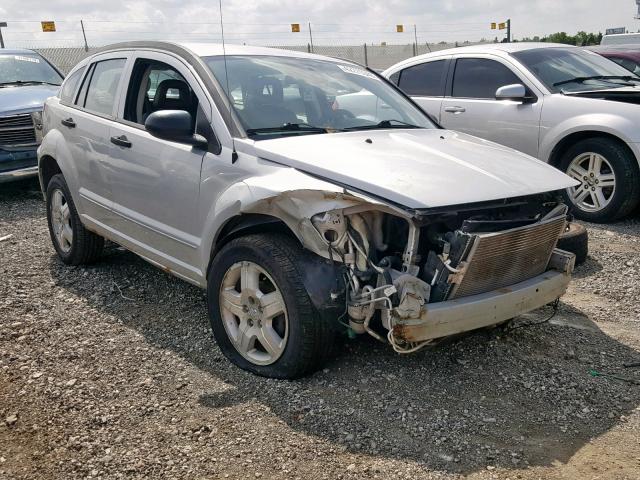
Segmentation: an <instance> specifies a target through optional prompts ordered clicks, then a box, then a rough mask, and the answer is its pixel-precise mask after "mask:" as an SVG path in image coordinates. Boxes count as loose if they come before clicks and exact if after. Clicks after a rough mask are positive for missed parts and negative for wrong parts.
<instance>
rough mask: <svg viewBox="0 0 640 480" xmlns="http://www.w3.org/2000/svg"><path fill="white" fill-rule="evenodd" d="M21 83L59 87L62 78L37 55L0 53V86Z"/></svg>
mask: <svg viewBox="0 0 640 480" xmlns="http://www.w3.org/2000/svg"><path fill="white" fill-rule="evenodd" d="M22 83H51V84H54V85H60V84H61V83H62V77H61V76H60V75H59V74H58V72H56V71H55V70H54V69H53V67H52V66H51V65H49V63H48V62H47V61H46V60H45V59H44V58H42V57H41V56H40V55H38V54H35V53H20V54H5V53H0V86H2V85H5V86H6V85H15V84H17V85H19V84H22Z"/></svg>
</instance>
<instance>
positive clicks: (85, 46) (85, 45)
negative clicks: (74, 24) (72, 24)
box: [80, 20, 89, 52]
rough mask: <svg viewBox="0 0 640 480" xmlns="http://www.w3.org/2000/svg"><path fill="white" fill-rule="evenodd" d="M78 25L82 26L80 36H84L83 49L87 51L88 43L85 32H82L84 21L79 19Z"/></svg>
mask: <svg viewBox="0 0 640 480" xmlns="http://www.w3.org/2000/svg"><path fill="white" fill-rule="evenodd" d="M80 27H82V37H83V38H84V51H85V52H88V51H89V45H87V34H86V33H84V22H83V21H82V20H80Z"/></svg>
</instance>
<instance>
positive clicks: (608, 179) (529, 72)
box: [383, 43, 640, 222]
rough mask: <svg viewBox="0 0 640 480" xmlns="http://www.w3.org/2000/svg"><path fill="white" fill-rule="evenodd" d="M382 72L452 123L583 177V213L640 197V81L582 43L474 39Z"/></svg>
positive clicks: (610, 210) (605, 217)
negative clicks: (472, 42)
mask: <svg viewBox="0 0 640 480" xmlns="http://www.w3.org/2000/svg"><path fill="white" fill-rule="evenodd" d="M383 75H384V76H385V77H387V78H388V79H390V80H391V81H392V82H393V83H395V84H396V85H398V86H399V87H400V88H401V89H402V90H403V91H404V92H405V93H407V94H408V95H410V96H411V97H412V98H413V99H414V100H415V101H416V102H417V103H418V104H419V105H420V106H421V107H422V108H423V109H424V110H425V111H427V112H428V113H429V114H430V115H432V116H433V117H434V118H435V119H437V120H438V121H439V122H440V124H442V126H444V127H445V128H447V129H449V130H457V131H460V132H465V133H469V134H471V135H475V136H477V137H481V138H485V139H488V140H492V141H494V142H497V143H500V144H502V145H506V146H509V147H512V148H515V149H517V150H520V151H522V152H524V153H527V154H529V155H532V156H534V157H537V158H539V159H540V160H543V161H545V162H548V163H549V164H551V165H553V166H555V167H557V168H559V169H561V170H562V171H564V172H566V173H567V174H568V175H570V176H571V177H573V178H575V179H576V180H578V181H579V182H580V184H579V185H576V186H575V187H570V188H569V189H567V191H566V197H567V200H568V201H569V202H570V203H571V204H572V205H573V213H574V215H575V216H576V217H578V218H581V219H584V220H588V221H593V222H609V221H613V220H616V219H619V218H621V217H624V216H626V215H628V214H629V213H631V212H632V211H633V210H634V209H635V208H636V207H637V206H638V204H640V165H639V159H640V128H638V120H640V107H639V106H638V104H639V103H640V78H639V77H638V76H636V75H634V74H632V73H631V72H629V71H627V70H626V69H624V68H622V67H621V66H619V65H617V64H616V63H614V62H612V61H611V60H608V59H606V58H604V57H602V56H600V55H598V54H596V53H593V52H590V51H588V50H586V49H583V48H578V47H571V46H567V45H560V44H547V43H510V44H509V43H507V44H502V43H499V44H488V45H475V46H470V47H463V48H456V49H450V50H442V51H439V52H434V53H429V54H426V55H420V56H417V57H414V58H410V59H408V60H405V61H403V62H400V63H398V64H396V65H394V66H392V67H390V68H389V69H387V70H385V71H384V72H383Z"/></svg>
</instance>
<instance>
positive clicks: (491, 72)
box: [451, 58, 522, 99]
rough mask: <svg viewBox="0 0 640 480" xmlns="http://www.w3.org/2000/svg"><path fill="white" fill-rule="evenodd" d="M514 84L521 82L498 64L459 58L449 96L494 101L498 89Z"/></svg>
mask: <svg viewBox="0 0 640 480" xmlns="http://www.w3.org/2000/svg"><path fill="white" fill-rule="evenodd" d="M514 83H522V81H521V80H520V79H519V78H518V77H517V76H516V75H515V74H514V73H513V72H512V71H511V70H509V69H508V68H507V67H505V66H504V65H503V64H501V63H500V62H496V61H495V60H489V59H486V58H459V59H458V60H457V61H456V70H455V73H454V76H453V92H452V94H451V96H453V97H457V98H487V99H489V98H490V99H495V98H496V90H497V89H498V88H500V87H504V86H505V85H512V84H514Z"/></svg>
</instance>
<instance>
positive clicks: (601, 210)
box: [560, 137, 640, 223]
mask: <svg viewBox="0 0 640 480" xmlns="http://www.w3.org/2000/svg"><path fill="white" fill-rule="evenodd" d="M560 168H561V169H562V171H564V172H565V173H566V174H567V175H569V176H570V177H573V178H574V179H575V180H577V181H578V182H580V184H579V185H577V186H575V187H571V188H568V189H567V190H566V192H565V196H566V198H567V201H568V202H569V203H570V204H571V205H572V206H573V209H572V210H573V214H574V215H575V217H576V218H579V219H582V220H586V221H589V222H596V223H606V222H612V221H614V220H617V219H619V218H622V217H624V216H626V215H628V214H630V213H631V212H632V211H633V210H634V209H635V208H636V206H637V205H638V204H639V203H640V170H639V169H638V162H637V160H636V158H635V156H634V155H633V153H632V152H630V151H629V150H628V149H627V148H625V147H624V146H623V145H621V144H619V143H618V142H615V141H613V140H610V139H608V138H602V137H596V138H588V139H585V140H582V141H580V142H577V143H576V144H575V145H573V146H572V147H571V148H570V149H569V150H568V151H567V152H566V153H565V154H564V156H563V157H562V160H561V162H560Z"/></svg>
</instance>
